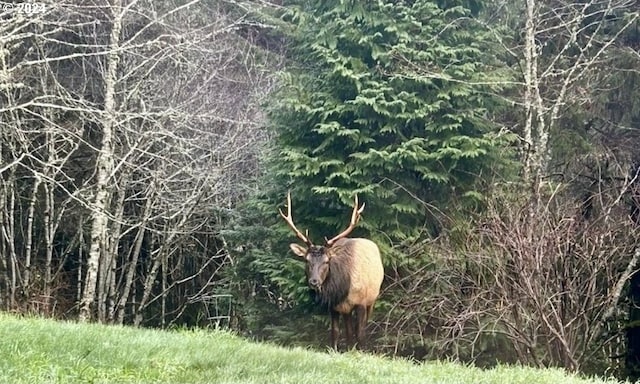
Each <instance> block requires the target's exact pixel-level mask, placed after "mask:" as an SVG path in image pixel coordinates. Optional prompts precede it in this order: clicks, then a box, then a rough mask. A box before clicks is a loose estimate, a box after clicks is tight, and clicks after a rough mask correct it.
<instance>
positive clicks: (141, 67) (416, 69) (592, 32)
mask: <svg viewBox="0 0 640 384" xmlns="http://www.w3.org/2000/svg"><path fill="white" fill-rule="evenodd" d="M638 148H640V4H639V3H638V2H637V1H635V0H607V1H603V0H580V1H561V0H521V1H507V0H492V1H474V0H436V1H421V0H412V1H401V0H393V1H392V0H375V1H355V0H325V1H311V0H309V1H298V0H292V1H288V0H287V1H279V0H272V1H267V0H247V1H242V0H220V1H218V0H191V1H188V0H185V1H182V0H180V1H178V0H174V1H172V0H162V1H151V0H88V1H83V0H62V1H48V0H41V1H39V2H25V3H15V2H4V3H0V308H1V309H3V310H6V311H13V312H19V313H35V314H40V315H44V316H51V317H56V318H68V319H78V320H80V321H99V322H105V323H113V324H134V325H142V326H158V327H169V326H174V325H176V326H226V327H230V328H233V329H234V330H237V331H238V332H241V333H243V334H245V335H248V336H251V337H254V338H257V339H260V340H269V341H272V342H278V343H283V344H302V345H315V346H318V347H320V348H323V346H324V345H325V344H326V337H327V332H326V329H327V327H328V317H327V316H326V314H325V313H323V312H322V311H320V310H318V309H317V308H315V306H314V305H313V303H312V301H311V299H310V297H309V294H308V289H307V287H306V285H305V281H304V272H303V265H302V264H301V263H300V262H299V261H298V260H296V259H295V258H294V257H293V256H292V255H291V254H290V253H289V251H288V244H289V243H290V242H291V241H294V240H295V238H294V236H293V235H292V233H291V232H290V231H289V230H288V228H287V226H286V224H285V223H284V222H283V221H282V219H281V218H280V217H279V216H278V213H277V212H278V208H280V207H283V206H284V201H285V196H286V194H287V192H288V191H291V193H292V197H293V206H294V207H295V208H294V209H295V213H294V214H295V217H296V222H297V223H299V226H300V227H301V228H309V230H310V233H311V235H312V237H314V238H316V239H318V240H319V239H321V238H322V236H327V237H331V236H333V235H334V234H335V233H337V232H338V231H339V230H340V229H341V228H342V227H344V225H345V224H346V223H347V221H348V216H349V212H350V205H351V202H352V201H353V197H354V195H355V194H357V195H358V196H359V198H360V200H361V201H364V202H366V205H367V208H366V210H365V212H364V214H363V220H362V221H361V223H360V225H359V227H358V228H357V229H356V231H355V232H354V235H357V236H364V237H368V238H371V239H373V240H374V241H375V242H376V243H377V244H378V245H379V247H380V248H381V250H382V254H383V262H384V264H385V272H386V276H385V282H384V284H383V292H382V295H381V299H380V300H379V302H378V303H377V306H376V309H375V311H374V315H373V321H372V322H371V323H370V325H369V328H368V330H369V333H370V339H371V340H370V343H369V345H370V348H371V350H372V351H374V352H379V353H386V354H395V355H402V356H411V357H412V358H415V359H417V360H422V359H436V358H448V359H459V360H461V361H468V362H474V363H476V364H479V365H483V366H486V365H492V364H495V363H498V362H505V363H516V362H518V363H523V364H528V365H534V366H559V367H564V368H566V369H569V370H575V371H582V372H586V373H598V374H613V375H617V376H619V377H628V378H631V379H636V378H638V377H640V310H639V309H638V308H639V306H640V274H638V273H636V272H637V271H638V269H640V264H639V263H638V259H639V258H640V242H639V240H640V238H639V235H640V232H639V229H638V224H640V181H639V177H640V151H639V150H638Z"/></svg>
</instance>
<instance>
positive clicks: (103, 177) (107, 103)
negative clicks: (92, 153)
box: [79, 0, 123, 322]
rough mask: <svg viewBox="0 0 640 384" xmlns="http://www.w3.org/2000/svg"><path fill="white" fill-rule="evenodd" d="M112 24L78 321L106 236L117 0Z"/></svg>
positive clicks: (88, 306) (90, 298) (85, 316)
mask: <svg viewBox="0 0 640 384" xmlns="http://www.w3.org/2000/svg"><path fill="white" fill-rule="evenodd" d="M111 13H112V16H113V26H112V30H111V36H110V39H109V51H110V52H109V54H108V55H107V71H106V73H105V79H104V84H105V92H104V93H105V97H104V112H105V113H104V118H103V120H102V145H101V149H100V153H99V154H98V159H97V162H96V167H97V182H96V197H95V201H94V204H93V223H92V226H91V239H90V241H91V247H90V248H89V255H88V259H87V272H86V274H85V281H84V290H83V294H82V300H81V303H80V314H79V320H80V321H81V322H86V321H90V320H91V319H92V304H93V303H94V301H95V296H96V286H97V283H98V268H99V266H100V257H101V253H102V250H103V246H104V244H105V236H106V231H107V227H108V219H109V218H108V213H107V209H108V206H109V201H110V194H109V190H108V182H109V177H110V175H111V172H112V170H113V148H112V144H113V143H112V140H113V129H114V126H115V123H116V116H115V113H116V102H115V87H116V82H117V79H116V76H117V73H116V70H117V68H118V59H119V57H118V46H119V41H120V31H121V29H122V19H123V10H122V8H121V1H120V0H113V4H112V6H111Z"/></svg>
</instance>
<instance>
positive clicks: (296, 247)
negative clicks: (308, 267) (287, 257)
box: [289, 243, 307, 257]
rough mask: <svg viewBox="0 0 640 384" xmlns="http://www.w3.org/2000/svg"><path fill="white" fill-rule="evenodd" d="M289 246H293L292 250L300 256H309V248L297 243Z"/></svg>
mask: <svg viewBox="0 0 640 384" xmlns="http://www.w3.org/2000/svg"><path fill="white" fill-rule="evenodd" d="M289 248H291V250H292V251H293V253H295V254H296V255H298V256H300V257H305V256H307V248H305V247H303V246H301V245H298V244H296V243H291V244H289Z"/></svg>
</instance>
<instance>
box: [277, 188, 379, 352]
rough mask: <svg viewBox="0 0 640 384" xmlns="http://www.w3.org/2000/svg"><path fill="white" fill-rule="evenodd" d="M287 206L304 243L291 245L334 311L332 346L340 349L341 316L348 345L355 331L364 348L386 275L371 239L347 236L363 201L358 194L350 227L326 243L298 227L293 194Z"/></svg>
mask: <svg viewBox="0 0 640 384" xmlns="http://www.w3.org/2000/svg"><path fill="white" fill-rule="evenodd" d="M287 209H288V214H287V215H285V214H284V213H283V212H282V211H280V215H281V216H282V217H283V218H284V219H285V221H286V222H287V224H289V226H290V227H291V229H293V231H294V232H295V234H296V236H298V238H299V239H300V240H302V242H304V244H305V246H301V245H299V244H295V243H292V244H290V248H291V250H292V251H293V253H294V254H296V255H297V256H299V257H300V258H302V259H303V260H304V261H305V262H306V268H305V272H306V275H307V283H308V284H309V287H310V288H311V289H313V290H314V291H315V292H316V296H317V298H318V299H319V301H320V302H321V304H323V305H326V306H328V308H329V311H330V314H331V333H330V337H331V346H332V347H333V348H334V349H336V350H337V349H338V336H339V322H340V317H342V321H343V323H344V328H345V334H346V339H347V345H352V344H353V337H354V334H355V341H356V345H357V346H360V347H361V346H362V342H363V339H364V329H365V326H366V324H367V321H368V320H369V317H370V316H371V312H372V311H373V306H374V304H375V302H376V299H377V298H378V295H379V293H380V286H381V285H382V279H383V277H384V270H383V268H382V260H381V259H380V251H379V250H378V246H376V244H375V243H374V242H372V241H371V240H368V239H361V238H348V237H347V236H348V235H349V233H351V231H352V230H353V229H354V228H355V226H356V224H357V223H358V221H359V220H360V215H361V213H362V211H363V210H364V204H363V205H362V207H360V208H358V197H357V196H356V197H355V204H354V208H353V213H352V215H351V222H350V224H349V226H348V227H347V229H345V230H344V231H342V232H341V233H340V234H338V235H337V236H335V237H334V238H332V239H330V240H327V241H326V243H325V244H324V245H314V244H313V243H312V242H311V240H310V239H309V233H308V231H307V233H306V235H304V234H302V232H300V231H299V230H298V229H297V228H296V226H295V224H294V223H293V218H292V216H291V194H289V195H287ZM354 326H355V333H354Z"/></svg>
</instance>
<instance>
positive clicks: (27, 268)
mask: <svg viewBox="0 0 640 384" xmlns="http://www.w3.org/2000/svg"><path fill="white" fill-rule="evenodd" d="M41 182H42V179H41V178H40V175H37V174H36V175H34V180H33V189H32V190H31V198H30V200H29V213H28V216H27V239H26V243H25V250H24V274H23V280H22V292H23V294H24V295H25V298H26V299H27V300H29V299H30V295H31V287H30V284H31V257H32V255H31V254H32V250H33V218H34V216H35V213H36V203H37V202H38V190H39V189H40V183H41Z"/></svg>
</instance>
